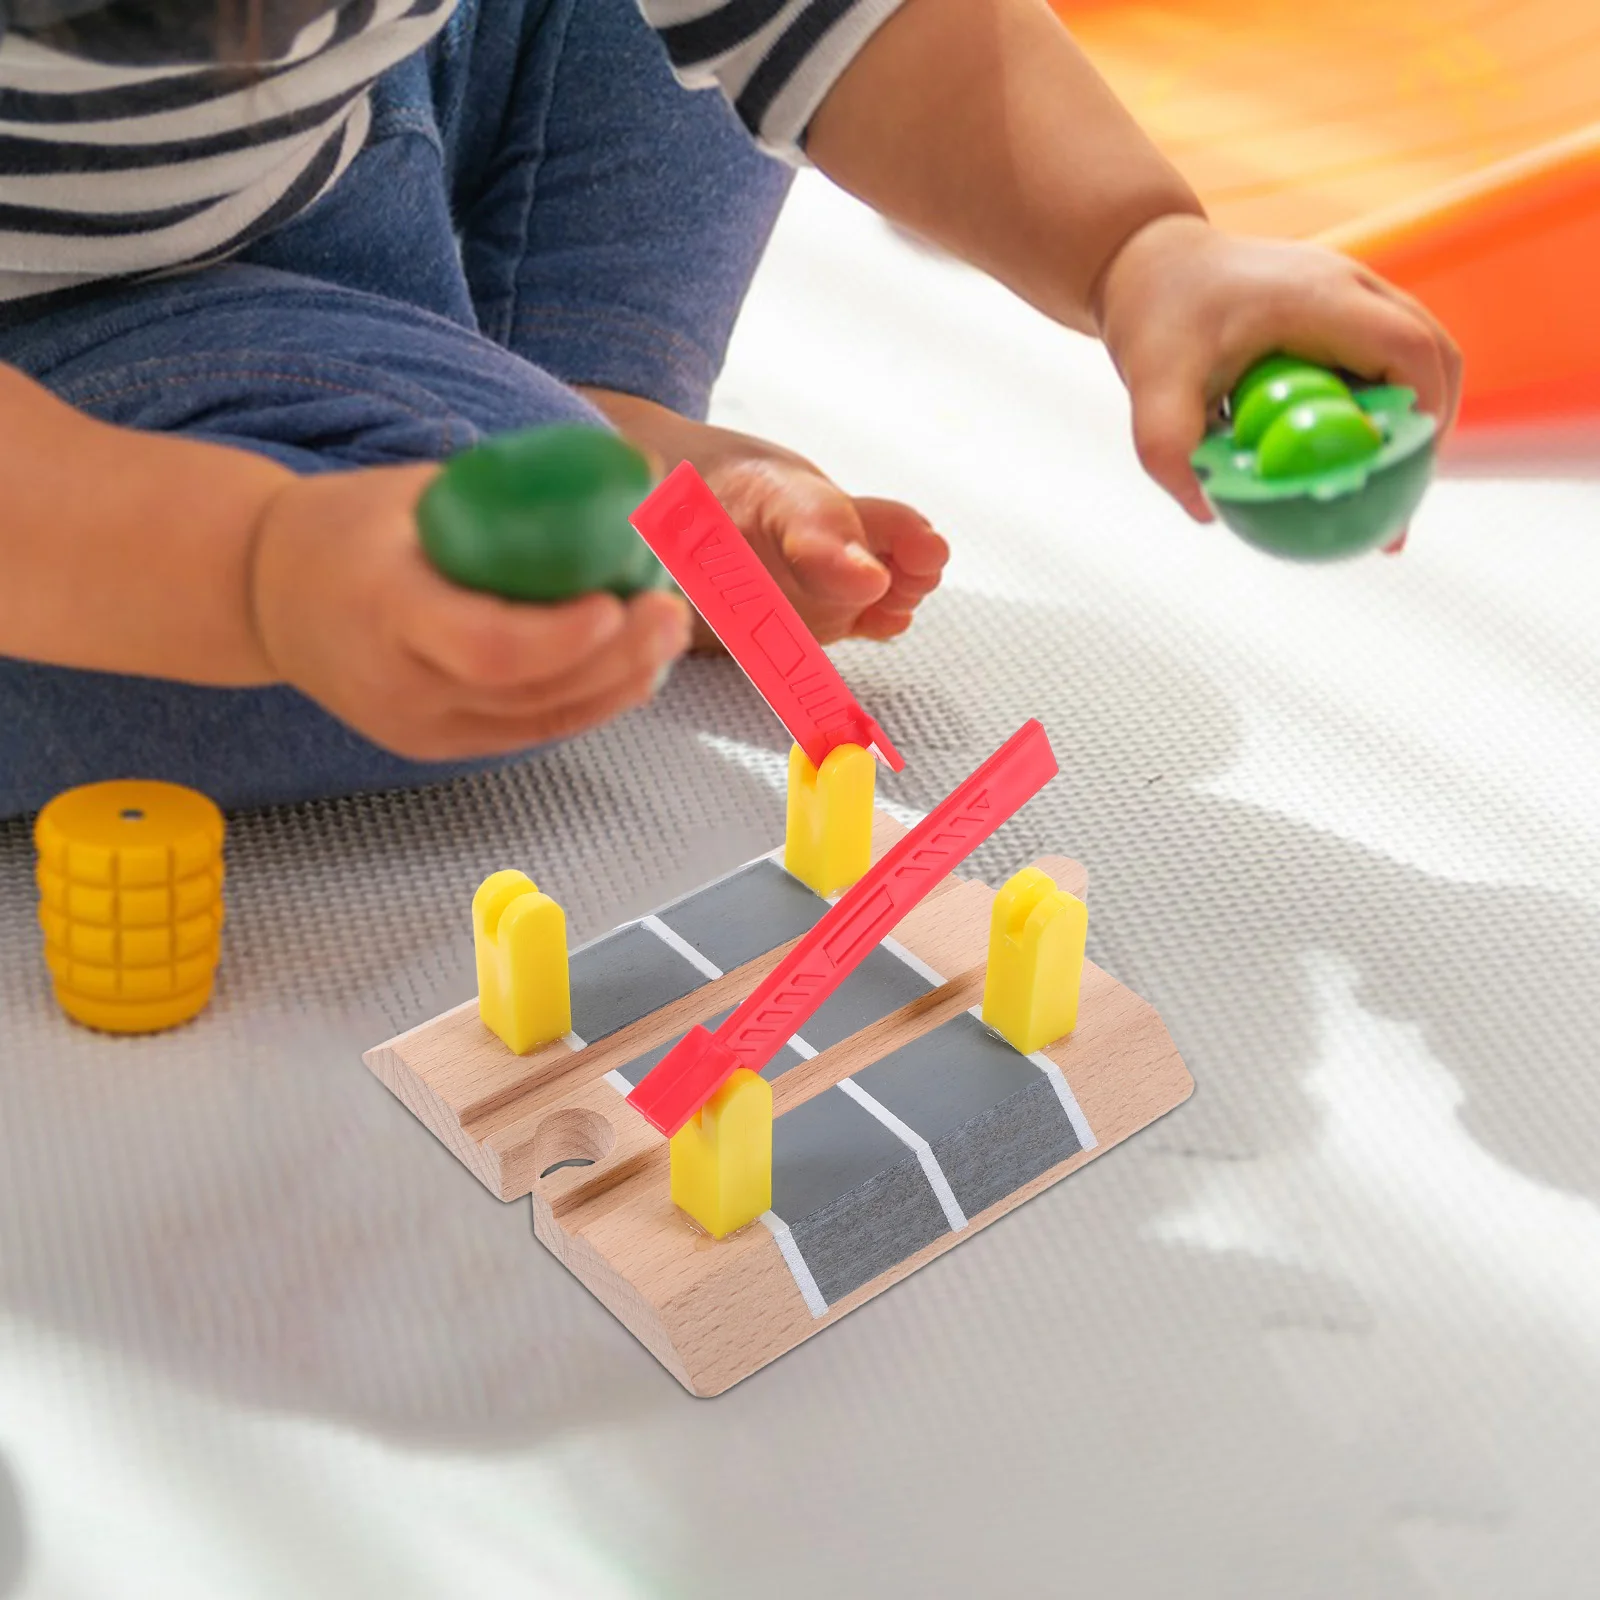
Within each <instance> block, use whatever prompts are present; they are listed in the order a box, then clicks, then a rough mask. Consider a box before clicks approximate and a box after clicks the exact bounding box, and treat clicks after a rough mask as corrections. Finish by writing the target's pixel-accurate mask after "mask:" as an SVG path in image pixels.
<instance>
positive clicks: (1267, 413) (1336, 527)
mask: <svg viewBox="0 0 1600 1600" xmlns="http://www.w3.org/2000/svg"><path fill="white" fill-rule="evenodd" d="M1437 435H1438V427H1437V425H1436V423H1435V422H1434V420H1433V418H1432V417H1429V416H1425V415H1424V414H1423V413H1422V412H1420V411H1418V410H1417V397H1416V395H1415V393H1413V391H1412V390H1410V389H1399V388H1390V387H1386V386H1381V385H1375V386H1373V387H1370V388H1359V389H1354V390H1353V389H1351V388H1350V386H1349V385H1348V384H1346V383H1345V382H1344V381H1343V380H1342V379H1341V378H1339V377H1338V376H1337V375H1336V374H1335V373H1332V372H1329V371H1328V370H1327V369H1326V368H1323V367H1317V366H1313V365H1312V364H1311V363H1310V362H1306V361H1298V360H1296V359H1295V358H1294V357H1292V356H1269V357H1268V358H1267V359H1266V360H1265V361H1262V362H1259V363H1258V364H1257V365H1256V366H1254V367H1252V368H1251V369H1250V371H1249V372H1247V373H1246V374H1245V375H1244V377H1243V378H1241V379H1240V380H1239V383H1238V386H1237V387H1236V388H1235V389H1234V391H1233V395H1232V397H1231V399H1230V401H1229V404H1228V421H1227V423H1226V425H1224V426H1222V427H1219V428H1217V429H1216V430H1215V431H1213V432H1212V433H1211V434H1209V435H1208V436H1207V438H1206V439H1205V442H1204V443H1203V444H1201V446H1200V448H1199V449H1198V450H1196V451H1195V453H1194V455H1193V457H1192V458H1191V459H1192V461H1193V464H1194V469H1195V472H1196V473H1197V474H1198V475H1199V478H1200V481H1201V483H1202V485H1203V486H1204V488H1205V492H1206V498H1207V500H1209V501H1210V502H1211V505H1212V508H1213V509H1214V510H1215V511H1216V513H1217V515H1218V516H1219V517H1220V518H1221V519H1222V520H1223V522H1225V523H1226V524H1227V525H1228V527H1230V528H1232V529H1233V531H1234V532H1235V533H1237V534H1238V535H1239V536H1240V537H1241V538H1242V539H1245V540H1246V541H1248V542H1249V543H1250V544H1253V545H1255V546H1256V547H1257V548H1258V549H1261V550H1267V551H1270V552H1271V553H1272V554H1274V555H1280V556H1287V557H1289V558H1290V559H1291V560H1296V561H1334V560H1338V559H1339V558H1340V557H1342V556H1353V555H1359V554H1361V553H1362V552H1363V551H1366V550H1371V549H1374V548H1376V547H1377V546H1380V545H1386V544H1389V543H1391V542H1392V541H1393V540H1395V539H1397V538H1398V537H1400V535H1402V534H1403V533H1404V532H1405V529H1406V524H1407V523H1408V522H1409V521H1410V520H1411V514H1412V512H1413V511H1415V510H1416V508H1417V505H1418V503H1419V502H1420V501H1421V499H1422V496H1423V493H1424V492H1425V491H1426V489H1427V487H1428V483H1429V480H1430V479H1431V478H1432V476H1433V458H1434V446H1435V443H1436V440H1437Z"/></svg>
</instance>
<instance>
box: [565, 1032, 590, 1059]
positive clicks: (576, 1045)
mask: <svg viewBox="0 0 1600 1600" xmlns="http://www.w3.org/2000/svg"><path fill="white" fill-rule="evenodd" d="M561 1042H562V1044H564V1045H565V1046H566V1047H567V1049H569V1050H570V1051H571V1052H572V1053H573V1054H574V1055H576V1054H577V1053H578V1052H579V1051H580V1050H587V1049H588V1048H589V1041H588V1040H587V1039H580V1038H579V1037H578V1036H577V1034H575V1033H572V1032H567V1033H564V1034H562V1035H561Z"/></svg>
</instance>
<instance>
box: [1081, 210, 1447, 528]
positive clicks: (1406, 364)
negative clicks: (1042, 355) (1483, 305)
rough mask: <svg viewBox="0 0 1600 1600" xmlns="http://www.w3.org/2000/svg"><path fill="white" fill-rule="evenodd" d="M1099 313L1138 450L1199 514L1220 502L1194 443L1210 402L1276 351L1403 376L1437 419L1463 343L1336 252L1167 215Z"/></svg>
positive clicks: (1110, 275)
mask: <svg viewBox="0 0 1600 1600" xmlns="http://www.w3.org/2000/svg"><path fill="white" fill-rule="evenodd" d="M1096 310H1097V315H1098V320H1099V326H1100V332H1101V336H1102V337H1103V338H1104V339H1105V342H1106V348H1107V349H1108V350H1109V351H1110V352H1111V359H1112V360H1113V361H1114V362H1115V363H1116V367H1117V370H1118V372H1120V373H1121V374H1122V380H1123V382H1124V383H1126V384H1127V386H1128V393H1129V396H1130V397H1131V399H1132V401H1133V434H1134V443H1135V446H1136V447H1137V449H1138V452H1139V459H1140V461H1141V462H1143V463H1144V467H1145V470H1146V471H1147V472H1148V473H1149V474H1150V476H1151V477H1152V478H1154V479H1155V480H1156V482H1157V483H1159V484H1160V485H1161V486H1162V487H1163V488H1164V489H1166V490H1167V491H1168V492H1169V493H1170V494H1172V495H1173V496H1174V497H1175V498H1176V499H1177V500H1178V501H1179V503H1180V504H1181V505H1182V506H1183V507H1184V509H1185V510H1187V511H1188V512H1189V514H1190V515H1191V516H1192V517H1194V518H1196V520H1198V521H1201V522H1209V521H1210V520H1211V512H1210V509H1209V508H1208V507H1207V505H1206V502H1205V498H1204V496H1203V495H1202V494H1201V491H1200V484H1199V481H1198V480H1197V479H1196V477H1195V475H1194V472H1193V470H1192V469H1191V468H1190V466H1189V454H1190V452H1191V451H1192V450H1193V449H1194V447H1195V446H1196V445H1197V444H1199V442H1200V439H1201V437H1202V435H1203V434H1204V432H1205V426H1206V418H1207V415H1208V413H1209V412H1210V411H1211V409H1212V408H1214V407H1215V406H1216V405H1217V404H1219V403H1220V401H1221V400H1222V399H1223V397H1224V396H1225V395H1227V394H1228V393H1229V391H1230V390H1231V389H1232V388H1233V386H1234V384H1235V383H1236V382H1237V381H1238V380H1239V378H1240V377H1242V376H1243V374H1244V372H1245V371H1246V369H1247V368H1249V367H1250V366H1252V365H1253V364H1254V363H1255V362H1256V361H1258V360H1259V359H1260V358H1261V357H1262V356H1265V355H1269V354H1271V353H1272V352H1273V351H1277V350H1282V351H1286V352H1287V353H1289V354H1291V355H1296V356H1303V357H1304V358H1305V359H1307V360H1308V361H1314V362H1317V363H1319V364H1321V365H1324V366H1330V367H1342V368H1345V369H1347V370H1349V371H1351V372H1354V373H1357V374H1359V375H1360V376H1361V377H1364V378H1368V379H1372V380H1375V381H1383V382H1389V383H1397V384H1404V385H1406V386H1407V387H1409V388H1412V389H1415V390H1416V391H1417V398H1418V402H1419V404H1420V405H1421V407H1422V409H1423V410H1425V411H1428V412H1430V413H1432V415H1434V416H1435V417H1437V418H1438V419H1439V423H1440V426H1441V429H1443V428H1447V427H1449V425H1450V424H1451V422H1452V421H1454V419H1455V413H1456V405H1457V403H1458V401H1459V399H1460V393H1461V354H1460V352H1459V351H1458V350H1457V349H1456V347H1455V345H1454V344H1453V343H1452V342H1451V339H1450V336H1449V334H1447V333H1446V332H1445V331H1444V329H1443V328H1442V327H1440V326H1439V324H1438V323H1437V322H1436V321H1434V319H1433V318H1432V317H1431V316H1430V315H1429V314H1428V313H1427V312H1426V311H1425V310H1424V309H1423V308H1422V307H1421V306H1420V305H1418V304H1417V303H1416V301H1414V300H1412V299H1411V298H1410V297H1409V296H1407V295H1404V294H1402V293H1401V292H1400V291H1399V290H1398V289H1395V288H1393V287H1392V286H1391V285H1389V284H1387V283H1385V282H1384V281H1383V280H1382V279H1381V278H1379V277H1378V276H1377V275H1376V274H1375V273H1373V272H1370V271H1368V270H1367V268H1365V267H1363V266H1361V265H1360V264H1359V263H1357V262H1355V261H1351V260H1349V259H1348V258H1347V257H1344V256H1341V255H1336V254H1335V253H1334V252H1332V251H1330V250H1323V249H1320V248H1317V247H1316V246H1313V245H1305V244H1288V243H1279V242H1276V241H1272V240H1266V239H1238V238H1232V237H1230V236H1229V235H1227V234H1224V233H1221V232H1219V231H1218V230H1217V229H1215V228H1213V227H1211V226H1210V225H1209V224H1208V223H1206V222H1203V221H1201V220H1200V219H1199V218H1197V217H1188V216H1174V217H1166V218H1163V219H1162V220H1160V221H1159V222H1153V223H1151V224H1149V225H1148V226H1147V227H1145V228H1144V229H1142V230H1141V231H1140V232H1139V233H1136V234H1135V235H1134V236H1133V238H1132V239H1130V240H1129V241H1128V243H1127V244H1126V245H1124V246H1123V248H1122V250H1121V252H1120V253H1119V254H1118V255H1117V256H1116V257H1115V259H1114V260H1113V261H1112V263H1111V266H1110V267H1109V268H1108V269H1107V271H1106V274H1105V277H1104V280H1103V282H1102V284H1101V286H1100V293H1099V297H1098V305H1097V307H1096Z"/></svg>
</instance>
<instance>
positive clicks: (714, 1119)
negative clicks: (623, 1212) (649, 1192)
mask: <svg viewBox="0 0 1600 1600" xmlns="http://www.w3.org/2000/svg"><path fill="white" fill-rule="evenodd" d="M668 1148H669V1149H670V1150H671V1153H672V1203H673V1204H674V1205H675V1206H679V1207H681V1208H682V1209H683V1210H684V1211H687V1212H688V1213H689V1215H690V1216H691V1217H693V1218H694V1220H695V1221H696V1222H698V1223H699V1224H700V1226H701V1227H702V1228H704V1229H705V1230H706V1232H707V1233H709V1234H710V1235H711V1236H712V1238H714V1239H721V1238H723V1237H724V1236H725V1235H727V1234H730V1233H732V1232H733V1231H734V1230H735V1229H736V1228H742V1227H744V1226H745V1224H746V1223H749V1222H754V1221H755V1220H756V1218H757V1217H759V1216H760V1215H761V1213H762V1212H763V1211H768V1210H770V1209H771V1208H772V1085H771V1084H770V1083H768V1082H767V1080H766V1079H765V1078H762V1077H758V1076H757V1075H756V1074H755V1073H753V1072H751V1071H749V1070H748V1069H746V1068H744V1067H741V1068H740V1069H739V1070H738V1071H737V1072H735V1073H734V1074H733V1076H732V1077H731V1078H729V1079H728V1081H727V1082H726V1083H725V1084H723V1086H722V1087H721V1088H720V1089H718V1090H717V1092H716V1093H715V1094H714V1095H712V1097H711V1098H710V1099H709V1100H708V1101H706V1103H705V1104H704V1105H703V1106H702V1107H701V1108H700V1110H699V1111H698V1112H696V1113H695V1115H694V1116H692V1117H690V1118H689V1120H688V1121H687V1122H686V1123H684V1125H683V1126H682V1127H681V1128H680V1129H679V1130H678V1131H677V1132H676V1133H675V1134H673V1136H672V1140H671V1143H670V1145H669V1147H668Z"/></svg>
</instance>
